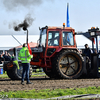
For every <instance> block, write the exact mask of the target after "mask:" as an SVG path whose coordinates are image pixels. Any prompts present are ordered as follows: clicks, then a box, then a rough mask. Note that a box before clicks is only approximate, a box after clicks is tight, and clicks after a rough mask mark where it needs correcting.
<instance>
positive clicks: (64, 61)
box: [30, 26, 84, 79]
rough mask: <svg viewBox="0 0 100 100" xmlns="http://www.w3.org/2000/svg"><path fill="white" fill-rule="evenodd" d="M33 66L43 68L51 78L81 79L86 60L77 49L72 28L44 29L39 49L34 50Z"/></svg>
mask: <svg viewBox="0 0 100 100" xmlns="http://www.w3.org/2000/svg"><path fill="white" fill-rule="evenodd" d="M32 54H33V56H34V57H33V59H32V61H31V62H30V64H31V65H32V66H37V67H42V68H43V70H44V72H45V73H46V75H47V76H49V77H50V78H68V79H71V78H79V77H80V76H81V74H82V72H83V63H84V59H83V57H82V55H81V54H80V53H79V51H78V49H77V47H76V40H75V30H74V29H73V28H71V27H64V26H63V27H48V26H46V27H43V28H41V29H40V39H39V44H38V47H35V48H34V49H33V50H32Z"/></svg>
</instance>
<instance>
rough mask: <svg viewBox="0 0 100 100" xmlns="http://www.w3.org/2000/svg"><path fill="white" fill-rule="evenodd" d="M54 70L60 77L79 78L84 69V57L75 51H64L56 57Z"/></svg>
mask: <svg viewBox="0 0 100 100" xmlns="http://www.w3.org/2000/svg"><path fill="white" fill-rule="evenodd" d="M54 60H55V63H54V65H55V67H54V71H55V72H56V74H57V75H58V77H59V78H65V79H66V78H67V79H74V78H79V77H80V75H81V74H82V71H83V58H82V56H81V55H80V54H79V53H78V52H76V51H74V50H68V51H63V52H61V53H59V54H58V56H56V57H55V59H54Z"/></svg>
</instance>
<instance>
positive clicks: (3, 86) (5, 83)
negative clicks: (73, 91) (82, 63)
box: [0, 77, 100, 92]
mask: <svg viewBox="0 0 100 100" xmlns="http://www.w3.org/2000/svg"><path fill="white" fill-rule="evenodd" d="M30 80H31V82H32V83H33V84H30V85H27V84H25V85H21V80H15V81H12V80H10V79H0V91H5V92H6V91H17V90H31V89H36V90H39V89H57V88H62V89H65V88H82V87H89V86H96V87H98V86H100V78H98V79H71V80H69V79H62V80H53V79H49V78H48V77H47V78H45V77H37V78H33V77H32V78H30Z"/></svg>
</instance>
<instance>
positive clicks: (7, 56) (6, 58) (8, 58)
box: [3, 51, 11, 61]
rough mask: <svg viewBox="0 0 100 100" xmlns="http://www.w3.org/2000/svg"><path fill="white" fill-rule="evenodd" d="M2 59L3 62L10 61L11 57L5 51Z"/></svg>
mask: <svg viewBox="0 0 100 100" xmlns="http://www.w3.org/2000/svg"><path fill="white" fill-rule="evenodd" d="M3 57H4V59H5V61H11V56H10V54H9V53H7V51H5V54H4V53H3Z"/></svg>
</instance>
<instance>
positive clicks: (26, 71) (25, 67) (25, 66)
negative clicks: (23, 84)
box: [22, 63, 30, 82]
mask: <svg viewBox="0 0 100 100" xmlns="http://www.w3.org/2000/svg"><path fill="white" fill-rule="evenodd" d="M22 66H23V73H22V81H24V78H25V74H26V79H27V82H29V81H30V80H29V70H30V63H22Z"/></svg>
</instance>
